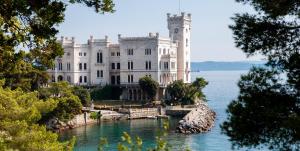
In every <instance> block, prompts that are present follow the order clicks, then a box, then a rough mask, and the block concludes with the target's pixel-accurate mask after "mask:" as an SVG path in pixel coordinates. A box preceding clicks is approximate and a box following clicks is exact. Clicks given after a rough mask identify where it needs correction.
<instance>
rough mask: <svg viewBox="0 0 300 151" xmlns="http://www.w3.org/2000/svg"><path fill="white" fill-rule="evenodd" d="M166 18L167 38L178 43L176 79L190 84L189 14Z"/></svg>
mask: <svg viewBox="0 0 300 151" xmlns="http://www.w3.org/2000/svg"><path fill="white" fill-rule="evenodd" d="M167 16H168V29H169V37H170V38H171V40H173V41H175V42H177V43H178V49H177V79H178V80H183V81H184V82H185V83H190V81H191V75H190V66H191V62H190V50H191V47H190V41H191V40H190V38H191V34H190V33H191V21H192V20H191V14H185V13H181V15H180V16H177V15H174V16H170V14H167Z"/></svg>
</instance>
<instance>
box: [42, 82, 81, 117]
mask: <svg viewBox="0 0 300 151" xmlns="http://www.w3.org/2000/svg"><path fill="white" fill-rule="evenodd" d="M75 89H81V88H78V87H73V86H71V85H69V84H68V83H67V82H57V83H50V84H49V87H44V88H40V89H39V96H40V98H41V99H49V98H53V99H55V100H57V101H58V105H57V107H56V108H55V109H54V110H53V111H52V112H50V113H48V114H47V115H46V116H45V117H44V118H46V119H48V118H51V117H53V116H54V117H57V118H59V119H60V120H63V121H68V120H70V119H72V118H74V116H75V115H77V114H79V113H81V109H82V104H81V101H80V96H77V95H76V93H74V92H76V91H74V90H75ZM80 95H81V94H80ZM46 119H44V120H46Z"/></svg>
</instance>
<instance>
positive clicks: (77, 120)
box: [46, 113, 97, 132]
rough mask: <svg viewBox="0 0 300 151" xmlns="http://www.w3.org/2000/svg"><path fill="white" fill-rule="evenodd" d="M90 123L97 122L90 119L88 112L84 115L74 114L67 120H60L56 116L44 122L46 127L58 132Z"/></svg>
mask: <svg viewBox="0 0 300 151" xmlns="http://www.w3.org/2000/svg"><path fill="white" fill-rule="evenodd" d="M85 118H86V119H85ZM91 123H97V120H94V119H91V118H90V113H87V114H86V115H84V114H79V115H76V116H75V117H74V118H73V119H72V120H70V121H68V122H63V121H60V120H59V119H58V118H52V119H50V120H49V121H48V122H46V127H47V129H49V130H52V131H56V132H60V131H63V130H66V129H72V128H76V127H79V126H83V125H87V124H91Z"/></svg>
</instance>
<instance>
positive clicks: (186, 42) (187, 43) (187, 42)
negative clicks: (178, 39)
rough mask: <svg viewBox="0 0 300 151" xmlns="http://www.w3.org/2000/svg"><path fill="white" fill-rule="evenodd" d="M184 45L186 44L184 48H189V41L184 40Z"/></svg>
mask: <svg viewBox="0 0 300 151" xmlns="http://www.w3.org/2000/svg"><path fill="white" fill-rule="evenodd" d="M185 44H186V47H188V46H189V39H186V40H185Z"/></svg>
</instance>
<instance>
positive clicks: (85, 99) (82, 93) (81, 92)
mask: <svg viewBox="0 0 300 151" xmlns="http://www.w3.org/2000/svg"><path fill="white" fill-rule="evenodd" d="M72 89H73V90H72V92H73V94H74V95H76V96H78V97H79V99H80V101H81V104H82V105H83V106H86V107H87V106H90V105H91V95H90V92H89V91H88V90H87V89H85V88H83V87H80V86H74V87H73V88H72Z"/></svg>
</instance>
